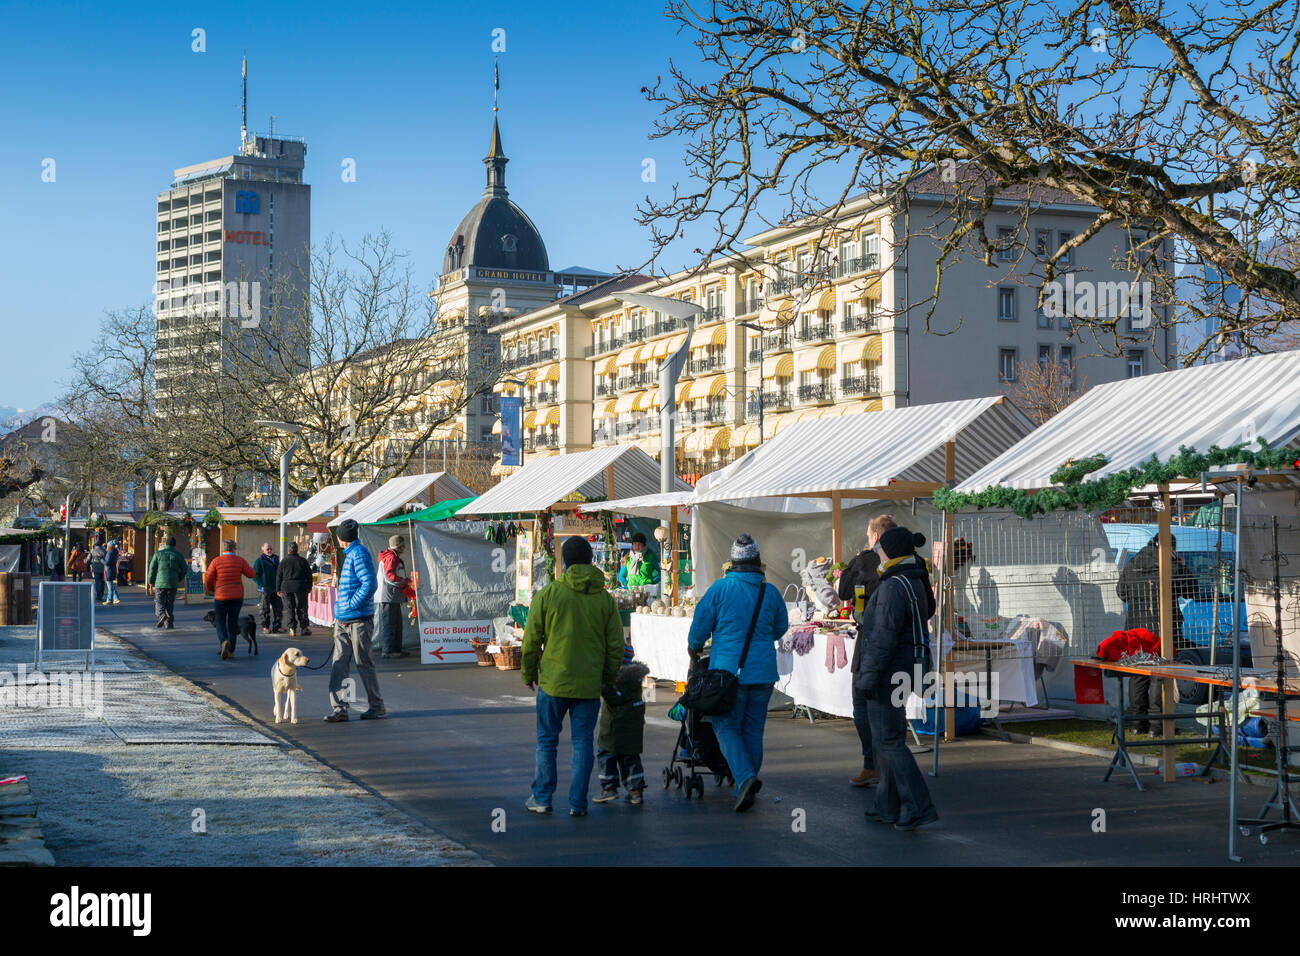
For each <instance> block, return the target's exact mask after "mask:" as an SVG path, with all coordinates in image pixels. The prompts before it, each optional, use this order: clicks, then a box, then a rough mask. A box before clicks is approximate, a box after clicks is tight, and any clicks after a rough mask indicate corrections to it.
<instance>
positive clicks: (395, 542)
mask: <svg viewBox="0 0 1300 956" xmlns="http://www.w3.org/2000/svg"><path fill="white" fill-rule="evenodd" d="M405 553H406V539H405V538H404V537H402V536H401V535H400V534H395V535H393V536H392V537H390V538H389V539H388V547H387V548H385V549H384V550H383V551H380V552H379V585H378V587H377V588H376V590H375V621H376V624H377V628H378V631H379V633H378V635H376V639H377V640H376V643H380V644H381V645H382V650H383V655H384V657H406V656H407V652H406V651H404V650H402V622H403V619H404V618H405V617H406V613H405V611H406V602H407V601H409V600H410V599H411V598H413V597H415V587H414V586H413V585H412V584H411V579H410V577H408V576H407V573H406V562H404V561H403V560H402V555H404V554H405Z"/></svg>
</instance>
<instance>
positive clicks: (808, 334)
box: [799, 322, 835, 342]
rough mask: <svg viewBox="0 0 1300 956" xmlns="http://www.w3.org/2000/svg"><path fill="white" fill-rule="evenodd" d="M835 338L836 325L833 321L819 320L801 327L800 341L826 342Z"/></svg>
mask: <svg viewBox="0 0 1300 956" xmlns="http://www.w3.org/2000/svg"><path fill="white" fill-rule="evenodd" d="M833 338H835V325H834V323H831V322H817V323H814V324H811V325H804V326H800V327H799V341H800V342H825V341H826V340H827V339H833Z"/></svg>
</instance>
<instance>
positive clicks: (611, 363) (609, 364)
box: [596, 355, 618, 375]
mask: <svg viewBox="0 0 1300 956" xmlns="http://www.w3.org/2000/svg"><path fill="white" fill-rule="evenodd" d="M596 374H597V375H617V374H618V356H617V355H611V356H610V357H609V360H608V361H605V362H597V363H596Z"/></svg>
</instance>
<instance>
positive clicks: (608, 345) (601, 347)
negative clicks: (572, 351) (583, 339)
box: [582, 338, 627, 358]
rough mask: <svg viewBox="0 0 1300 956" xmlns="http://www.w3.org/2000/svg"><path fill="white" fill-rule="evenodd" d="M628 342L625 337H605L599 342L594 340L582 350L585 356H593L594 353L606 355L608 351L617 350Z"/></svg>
mask: <svg viewBox="0 0 1300 956" xmlns="http://www.w3.org/2000/svg"><path fill="white" fill-rule="evenodd" d="M626 344H627V342H626V340H624V339H623V338H612V339H604V340H602V341H599V342H593V343H592V344H591V345H588V346H587V347H586V348H584V349H583V350H582V355H583V357H584V358H591V357H592V356H593V355H604V354H605V353H606V352H617V351H618V350H619V349H621V348H622V347H623V346H624V345H626Z"/></svg>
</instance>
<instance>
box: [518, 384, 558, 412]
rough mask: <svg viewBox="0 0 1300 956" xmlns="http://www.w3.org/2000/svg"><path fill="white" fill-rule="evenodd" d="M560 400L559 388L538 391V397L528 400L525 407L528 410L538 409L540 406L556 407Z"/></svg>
mask: <svg viewBox="0 0 1300 956" xmlns="http://www.w3.org/2000/svg"><path fill="white" fill-rule="evenodd" d="M559 400H560V390H559V389H558V388H542V389H538V390H537V395H536V397H534V398H532V399H526V400H525V401H524V405H526V406H527V407H528V408H536V407H537V406H538V405H554V404H555V403H556V402H558V401H559Z"/></svg>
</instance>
